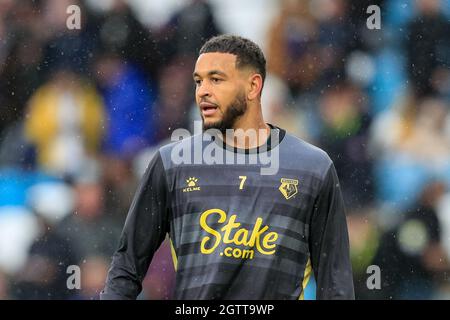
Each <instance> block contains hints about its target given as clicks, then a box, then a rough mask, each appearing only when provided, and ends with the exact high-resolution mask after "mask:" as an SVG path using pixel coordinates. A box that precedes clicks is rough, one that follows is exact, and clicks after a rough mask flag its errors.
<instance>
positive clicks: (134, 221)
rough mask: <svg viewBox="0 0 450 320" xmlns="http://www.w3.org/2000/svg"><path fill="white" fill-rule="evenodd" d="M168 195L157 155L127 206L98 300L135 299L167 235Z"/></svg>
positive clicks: (162, 168) (158, 155) (159, 158)
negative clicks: (126, 213) (116, 246)
mask: <svg viewBox="0 0 450 320" xmlns="http://www.w3.org/2000/svg"><path fill="white" fill-rule="evenodd" d="M167 199H168V191H167V182H166V178H165V172H164V167H163V164H162V160H161V156H160V154H159V152H158V153H157V154H156V155H155V157H154V158H153V160H152V161H151V162H150V164H149V166H148V168H147V170H146V172H145V175H144V177H143V179H142V181H141V183H140V185H139V187H138V189H137V192H136V194H135V196H134V199H133V202H132V204H131V207H130V210H129V212H128V216H127V218H126V221H125V226H124V228H123V231H122V235H121V237H120V242H119V247H118V249H117V251H116V252H115V253H114V255H113V259H112V263H111V267H110V269H109V272H108V277H107V280H106V286H105V288H104V290H103V291H102V292H101V294H100V299H101V300H115V299H136V297H137V296H138V294H139V293H140V292H141V290H142V280H143V278H144V277H145V275H146V273H147V269H148V267H149V265H150V262H151V260H152V258H153V255H154V253H155V252H156V250H157V249H158V248H159V246H160V245H161V243H162V241H163V240H164V238H165V236H166V233H167V232H168V225H169V224H168V209H167V207H168V206H167V204H168V200H167Z"/></svg>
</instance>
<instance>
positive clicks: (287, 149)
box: [281, 132, 333, 177]
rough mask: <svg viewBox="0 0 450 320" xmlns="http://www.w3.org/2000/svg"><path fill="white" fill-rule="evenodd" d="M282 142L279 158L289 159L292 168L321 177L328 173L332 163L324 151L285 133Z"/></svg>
mask: <svg viewBox="0 0 450 320" xmlns="http://www.w3.org/2000/svg"><path fill="white" fill-rule="evenodd" d="M283 140H284V141H283V142H284V143H283V144H282V146H283V147H284V148H282V151H281V152H282V154H281V156H282V157H287V158H289V159H290V160H291V161H290V163H291V165H292V166H294V167H299V166H300V167H301V168H302V169H303V170H305V171H311V172H312V173H313V174H315V175H317V176H321V177H323V176H324V175H325V174H326V173H327V172H328V169H329V168H330V166H331V165H332V163H333V161H332V160H331V158H330V156H329V155H328V153H327V152H326V151H324V150H323V149H321V148H319V147H317V146H315V145H313V144H311V143H309V142H306V141H305V140H303V139H301V138H299V137H296V136H294V135H292V134H290V133H287V132H286V135H285V137H284V139H283Z"/></svg>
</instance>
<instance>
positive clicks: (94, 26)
mask: <svg viewBox="0 0 450 320" xmlns="http://www.w3.org/2000/svg"><path fill="white" fill-rule="evenodd" d="M72 4H76V5H78V6H80V8H81V21H82V25H81V29H80V30H68V28H67V27H66V19H67V17H68V14H67V13H66V9H67V7H68V6H69V5H72ZM373 4H374V5H378V6H380V7H381V17H382V26H381V29H380V30H369V29H368V28H367V26H366V19H367V18H368V17H369V14H367V13H366V9H367V7H368V6H369V5H373ZM449 19H450V1H448V0H441V1H439V0H412V1H407V0H354V1H351V0H310V1H307V0H301V1H300V0H286V1H283V0H245V1H242V0H227V1H223V0H210V1H201V0H152V1H146V0H129V1H124V0H104V1H95V0H89V1H88V0H86V1H81V0H36V1H32V0H0V134H1V138H0V299H96V298H97V296H98V293H99V291H100V290H101V289H102V287H103V284H104V280H105V277H106V273H107V269H108V267H109V263H110V258H111V255H112V253H113V251H114V249H115V248H116V246H117V242H118V237H119V234H120V231H121V228H122V225H123V223H124V220H125V217H126V213H127V210H128V207H129V205H130V202H131V197H132V196H133V194H134V191H135V188H136V184H137V183H138V181H139V178H140V176H141V175H142V173H143V170H144V169H145V166H146V164H147V162H148V161H149V159H150V158H151V156H152V154H153V152H154V151H155V148H157V147H158V146H159V145H161V144H164V143H166V142H167V141H168V139H169V138H170V134H171V132H172V131H173V129H176V128H181V127H183V128H188V129H190V128H191V126H192V123H193V120H197V119H199V115H198V112H197V110H196V107H195V105H194V96H193V94H194V87H193V81H192V79H191V78H192V76H191V74H192V70H193V64H194V62H195V59H196V57H197V50H198V49H199V47H200V46H201V44H202V43H203V41H204V40H206V39H208V38H209V37H211V36H213V35H216V34H221V33H234V34H238V35H242V36H245V37H248V38H250V39H252V40H254V41H256V42H257V43H258V44H260V45H261V47H262V48H263V50H264V52H265V54H266V58H267V61H268V72H269V76H268V79H267V82H266V86H265V92H264V96H263V108H264V114H265V116H266V119H267V121H268V122H271V123H274V124H276V125H278V126H280V127H283V128H285V129H287V130H289V131H290V132H291V133H294V134H296V135H298V136H299V137H301V138H303V139H305V140H307V141H309V142H312V143H314V144H316V145H318V146H320V147H322V148H323V149H325V150H326V151H327V152H328V153H329V154H330V156H331V158H332V159H333V160H334V162H335V164H336V167H337V171H338V174H339V176H340V179H341V183H342V187H343V191H344V196H345V200H346V204H347V208H348V226H349V233H350V242H351V258H352V263H353V270H354V279H355V286H356V296H357V298H359V299H449V298H450V283H449V277H448V274H449V271H450V264H449V258H450V192H449V186H450V116H449V108H450V68H449V65H450V36H449V35H450V28H449V25H450V22H449V21H450V20H449ZM69 265H78V266H80V268H81V276H82V277H81V289H80V290H68V289H67V287H66V279H67V277H68V276H69V274H67V273H66V269H67V266H69ZM369 265H378V266H379V267H380V270H381V290H369V289H368V288H367V286H366V280H367V278H368V276H369V274H367V273H366V270H367V267H368V266H369ZM173 284H174V271H173V264H172V259H171V256H170V248H169V246H168V245H167V243H164V244H163V245H162V247H161V248H160V250H159V251H158V253H157V255H156V257H155V259H154V261H153V263H152V265H151V267H150V269H149V272H148V275H147V277H146V278H145V280H144V289H143V292H142V294H141V296H140V298H141V299H170V298H171V295H172V289H173ZM306 297H307V298H308V299H314V282H313V281H312V282H311V284H310V286H309V287H308V291H307V295H306Z"/></svg>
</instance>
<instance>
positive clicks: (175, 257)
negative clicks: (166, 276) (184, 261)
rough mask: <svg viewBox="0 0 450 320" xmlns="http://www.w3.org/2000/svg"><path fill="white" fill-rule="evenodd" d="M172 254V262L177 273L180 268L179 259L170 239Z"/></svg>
mask: <svg viewBox="0 0 450 320" xmlns="http://www.w3.org/2000/svg"><path fill="white" fill-rule="evenodd" d="M169 240H170V252H171V253H172V261H173V267H174V268H175V271H177V266H178V259H177V253H176V252H175V248H174V246H173V242H172V239H170V238H169Z"/></svg>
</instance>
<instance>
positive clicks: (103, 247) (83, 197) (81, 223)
mask: <svg viewBox="0 0 450 320" xmlns="http://www.w3.org/2000/svg"><path fill="white" fill-rule="evenodd" d="M74 190H75V207H74V211H73V213H71V214H70V215H68V216H67V217H66V218H65V219H64V220H63V221H61V223H60V224H59V225H58V227H57V231H58V232H59V234H60V235H62V236H63V237H64V239H65V240H66V241H68V242H70V243H71V244H72V245H73V246H74V247H75V248H76V250H77V252H78V253H79V256H80V262H82V261H83V260H85V259H87V257H89V256H102V257H108V258H109V257H111V256H112V254H113V252H114V250H115V249H116V246H117V245H118V242H117V241H118V239H119V235H120V228H121V226H117V225H115V224H114V223H113V222H112V221H111V218H110V217H109V216H108V215H106V213H105V210H104V209H105V208H104V191H103V187H102V185H101V184H100V183H99V181H97V180H96V179H95V178H94V179H92V180H91V179H87V180H79V181H76V182H75V186H74Z"/></svg>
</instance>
